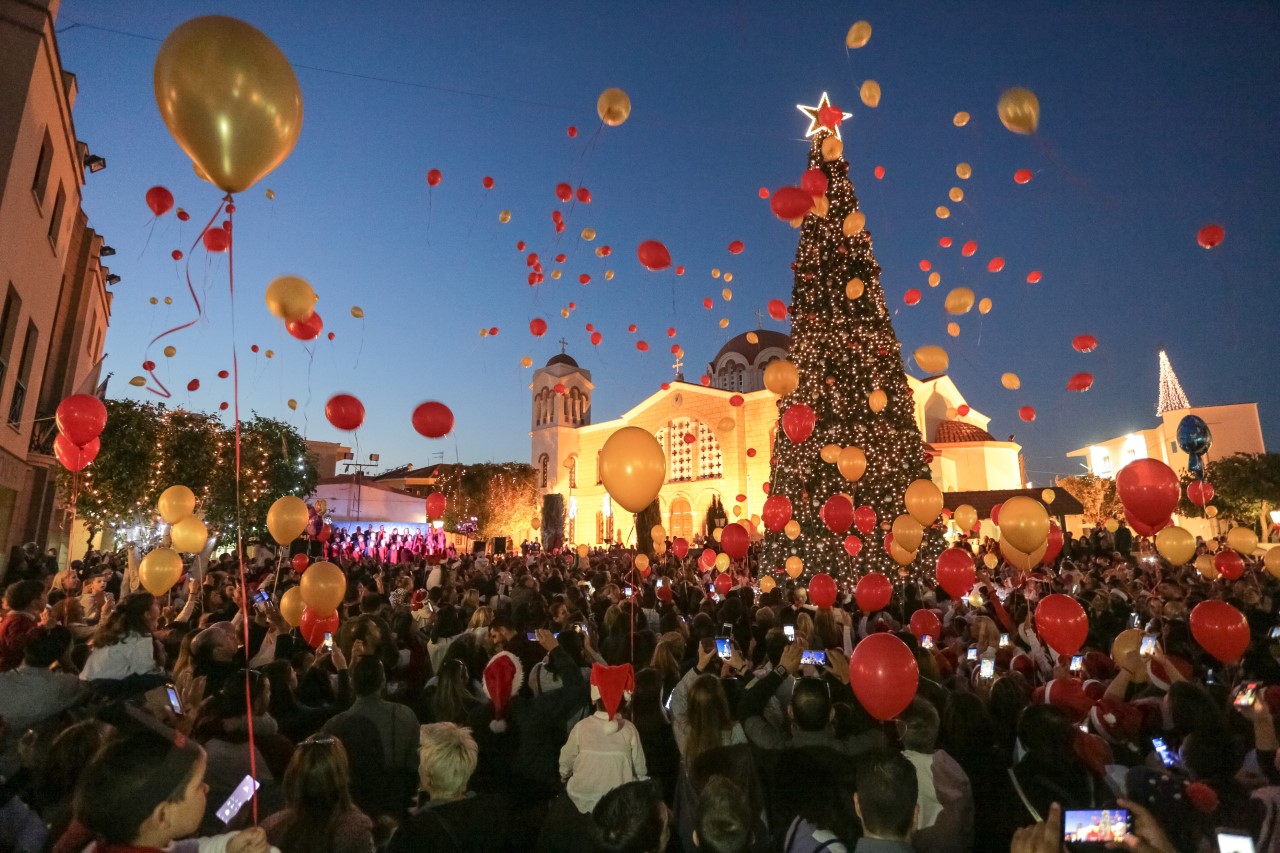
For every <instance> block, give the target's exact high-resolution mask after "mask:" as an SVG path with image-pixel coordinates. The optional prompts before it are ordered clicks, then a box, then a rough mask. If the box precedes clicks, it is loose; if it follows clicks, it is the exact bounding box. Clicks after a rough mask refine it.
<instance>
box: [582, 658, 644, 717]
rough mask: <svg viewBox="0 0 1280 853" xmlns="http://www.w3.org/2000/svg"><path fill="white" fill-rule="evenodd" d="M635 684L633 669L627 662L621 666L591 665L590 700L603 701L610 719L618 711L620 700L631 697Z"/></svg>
mask: <svg viewBox="0 0 1280 853" xmlns="http://www.w3.org/2000/svg"><path fill="white" fill-rule="evenodd" d="M635 686H636V675H635V671H634V670H633V669H632V668H631V664H629V663H624V664H622V665H621V666H605V665H604V664H602V663H595V664H592V665H591V701H592V702H595V701H597V700H599V701H600V702H603V703H604V709H605V711H606V712H607V713H608V714H609V719H610V720H612V719H613V718H614V715H616V714H617V713H618V708H619V707H620V706H621V705H622V700H623V699H628V700H629V699H630V698H631V691H632V690H634V689H635Z"/></svg>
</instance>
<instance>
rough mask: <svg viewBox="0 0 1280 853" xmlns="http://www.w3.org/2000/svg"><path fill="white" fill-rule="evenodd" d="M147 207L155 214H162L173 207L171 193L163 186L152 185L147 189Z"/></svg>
mask: <svg viewBox="0 0 1280 853" xmlns="http://www.w3.org/2000/svg"><path fill="white" fill-rule="evenodd" d="M147 207H149V208H151V212H152V213H154V214H155V215H156V216H164V215H165V214H166V213H168V212H169V211H170V209H172V208H173V193H171V192H169V191H168V190H167V189H165V188H164V187H152V188H151V189H149V190H147Z"/></svg>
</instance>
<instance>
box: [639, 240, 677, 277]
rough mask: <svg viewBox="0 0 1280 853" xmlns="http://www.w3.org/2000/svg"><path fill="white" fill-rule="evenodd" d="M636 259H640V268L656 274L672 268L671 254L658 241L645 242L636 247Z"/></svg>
mask: <svg viewBox="0 0 1280 853" xmlns="http://www.w3.org/2000/svg"><path fill="white" fill-rule="evenodd" d="M636 257H637V258H639V259H640V266H642V267H644V268H645V269H647V270H652V271H654V272H657V271H658V270H665V269H666V268H667V267H669V266H671V253H670V252H668V251H667V247H666V246H664V245H662V244H661V243H659V242H658V241H657V240H645V241H644V242H643V243H641V244H640V245H639V246H638V247H636Z"/></svg>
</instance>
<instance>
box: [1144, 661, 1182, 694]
mask: <svg viewBox="0 0 1280 853" xmlns="http://www.w3.org/2000/svg"><path fill="white" fill-rule="evenodd" d="M1165 660H1167V661H1168V662H1169V663H1170V664H1172V665H1173V667H1174V668H1176V669H1177V670H1178V672H1180V673H1182V676H1183V678H1190V677H1191V664H1189V663H1187V662H1186V661H1185V660H1183V659H1182V658H1177V657H1174V656H1173V655H1166V656H1165ZM1147 678H1148V679H1149V680H1150V681H1151V686H1153V687H1155V688H1156V689H1157V690H1164V691H1166V692H1167V691H1168V690H1169V684H1170V683H1171V681H1170V679H1169V673H1167V672H1165V664H1163V663H1160V662H1159V661H1157V660H1156V659H1155V658H1147Z"/></svg>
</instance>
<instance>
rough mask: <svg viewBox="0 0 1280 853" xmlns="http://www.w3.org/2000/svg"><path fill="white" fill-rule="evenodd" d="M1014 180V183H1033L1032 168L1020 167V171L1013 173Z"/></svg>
mask: <svg viewBox="0 0 1280 853" xmlns="http://www.w3.org/2000/svg"><path fill="white" fill-rule="evenodd" d="M1013 181H1014V183H1017V184H1029V183H1031V170H1030V169H1019V170H1018V171H1016V172H1014V173H1013Z"/></svg>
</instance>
